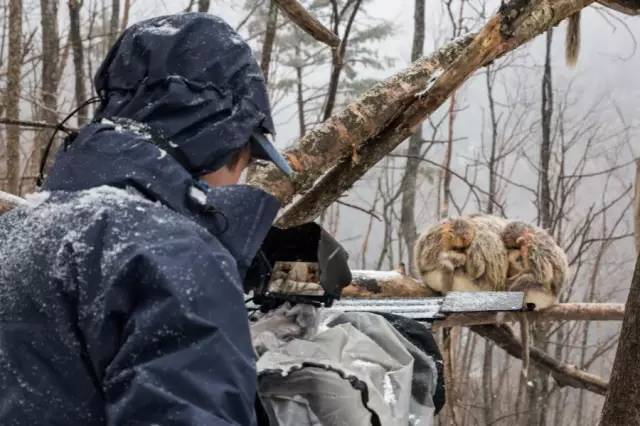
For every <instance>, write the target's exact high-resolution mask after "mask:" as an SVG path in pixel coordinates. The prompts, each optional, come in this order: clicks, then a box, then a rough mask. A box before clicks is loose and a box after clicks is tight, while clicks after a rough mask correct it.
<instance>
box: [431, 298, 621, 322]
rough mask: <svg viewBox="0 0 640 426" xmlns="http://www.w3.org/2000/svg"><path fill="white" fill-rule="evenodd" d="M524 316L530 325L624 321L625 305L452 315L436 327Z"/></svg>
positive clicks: (560, 306) (562, 305) (514, 319)
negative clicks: (535, 323)
mask: <svg viewBox="0 0 640 426" xmlns="http://www.w3.org/2000/svg"><path fill="white" fill-rule="evenodd" d="M522 316H526V317H527V319H528V320H529V322H530V323H531V322H545V321H622V319H623V318H624V305H623V304H622V303H560V304H557V305H555V306H551V307H549V308H547V309H545V310H544V311H535V312H517V313H515V312H514V313H509V314H506V315H505V314H500V313H495V312H477V313H469V314H452V315H449V316H448V317H447V318H446V319H444V320H442V321H437V322H436V323H434V327H435V328H441V327H456V326H474V325H485V324H499V323H504V322H517V321H518V320H519V318H520V317H522Z"/></svg>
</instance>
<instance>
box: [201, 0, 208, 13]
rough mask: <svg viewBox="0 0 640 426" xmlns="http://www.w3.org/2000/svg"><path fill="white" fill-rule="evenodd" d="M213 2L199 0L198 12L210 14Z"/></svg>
mask: <svg viewBox="0 0 640 426" xmlns="http://www.w3.org/2000/svg"><path fill="white" fill-rule="evenodd" d="M210 5H211V2H210V1H209V0H198V12H204V13H207V12H209V6H210Z"/></svg>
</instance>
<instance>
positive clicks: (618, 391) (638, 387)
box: [600, 257, 640, 426]
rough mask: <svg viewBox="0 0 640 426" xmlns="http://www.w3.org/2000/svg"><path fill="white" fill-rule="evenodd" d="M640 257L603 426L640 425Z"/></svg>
mask: <svg viewBox="0 0 640 426" xmlns="http://www.w3.org/2000/svg"><path fill="white" fill-rule="evenodd" d="M638 365H640V257H639V258H638V261H636V270H635V272H634V274H633V280H632V281H631V289H630V291H629V297H628V298H627V304H626V307H625V315H624V321H623V323H622V330H620V338H619V340H618V350H617V352H616V358H615V361H614V363H613V370H612V373H611V380H610V382H609V392H608V393H607V398H606V400H605V403H604V408H603V409H602V419H601V420H600V425H601V426H618V425H619V426H627V425H638V424H640V368H638Z"/></svg>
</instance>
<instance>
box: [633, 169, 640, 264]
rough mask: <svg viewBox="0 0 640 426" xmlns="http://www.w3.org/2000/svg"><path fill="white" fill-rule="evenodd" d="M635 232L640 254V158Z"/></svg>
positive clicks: (637, 178) (637, 250)
mask: <svg viewBox="0 0 640 426" xmlns="http://www.w3.org/2000/svg"><path fill="white" fill-rule="evenodd" d="M635 197H636V200H635V209H634V211H635V220H634V233H635V237H636V238H635V240H636V254H638V255H640V160H637V161H636V194H635Z"/></svg>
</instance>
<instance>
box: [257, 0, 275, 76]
mask: <svg viewBox="0 0 640 426" xmlns="http://www.w3.org/2000/svg"><path fill="white" fill-rule="evenodd" d="M277 28H278V8H277V7H276V4H275V2H274V1H273V0H271V2H270V3H269V16H268V17H267V29H266V31H265V33H264V43H263V45H262V58H261V61H260V67H261V68H262V74H264V81H265V82H267V81H269V66H270V65H271V53H272V52H273V44H274V42H275V40H276V30H277Z"/></svg>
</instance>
